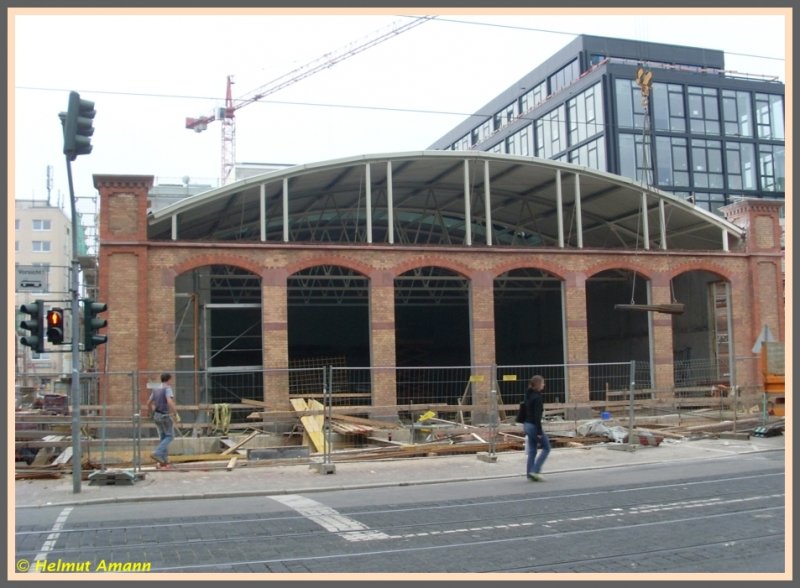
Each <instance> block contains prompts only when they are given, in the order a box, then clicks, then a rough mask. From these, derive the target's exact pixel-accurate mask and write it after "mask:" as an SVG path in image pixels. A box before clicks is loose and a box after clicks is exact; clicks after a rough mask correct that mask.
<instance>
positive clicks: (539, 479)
mask: <svg viewBox="0 0 800 588" xmlns="http://www.w3.org/2000/svg"><path fill="white" fill-rule="evenodd" d="M528 478H529V479H530V481H531V482H544V478H542V475H541V474H531V475H530V476H528Z"/></svg>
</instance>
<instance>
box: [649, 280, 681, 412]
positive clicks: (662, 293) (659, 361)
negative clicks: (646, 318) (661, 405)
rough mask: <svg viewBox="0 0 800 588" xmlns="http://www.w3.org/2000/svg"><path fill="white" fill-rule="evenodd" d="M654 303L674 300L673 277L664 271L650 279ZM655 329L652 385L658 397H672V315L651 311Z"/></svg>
mask: <svg viewBox="0 0 800 588" xmlns="http://www.w3.org/2000/svg"><path fill="white" fill-rule="evenodd" d="M650 289H651V296H652V303H653V304H670V303H671V302H672V287H671V279H670V277H669V276H668V275H666V274H664V273H658V274H656V275H654V276H653V277H652V279H651V280H650ZM650 314H651V324H652V329H653V333H652V336H653V357H652V358H651V361H652V362H653V370H652V371H653V377H654V381H653V382H652V383H651V387H652V389H653V390H654V393H655V396H656V397H662V396H663V397H664V398H672V396H673V387H674V386H675V373H674V370H673V363H674V357H673V342H672V315H671V314H665V313H662V312H651V313H650Z"/></svg>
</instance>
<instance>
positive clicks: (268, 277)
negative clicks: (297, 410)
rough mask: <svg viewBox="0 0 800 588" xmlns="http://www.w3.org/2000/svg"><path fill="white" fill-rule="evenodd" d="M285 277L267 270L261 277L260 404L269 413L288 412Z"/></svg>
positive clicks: (276, 270)
mask: <svg viewBox="0 0 800 588" xmlns="http://www.w3.org/2000/svg"><path fill="white" fill-rule="evenodd" d="M287 277H288V276H287V274H286V269H284V268H268V269H266V270H264V272H263V273H262V275H261V281H262V283H261V320H262V324H263V337H262V338H261V345H262V353H263V357H264V360H263V363H264V370H265V372H264V402H266V403H267V407H268V408H270V409H273V410H291V409H292V405H291V404H290V403H289V373H288V371H287V370H288V368H289V321H288V317H289V311H288V306H287V304H288V302H287Z"/></svg>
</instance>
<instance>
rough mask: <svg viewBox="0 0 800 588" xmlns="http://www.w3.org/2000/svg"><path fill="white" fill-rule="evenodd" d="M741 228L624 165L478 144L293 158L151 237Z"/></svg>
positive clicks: (715, 246) (345, 237)
mask: <svg viewBox="0 0 800 588" xmlns="http://www.w3.org/2000/svg"><path fill="white" fill-rule="evenodd" d="M643 207H644V208H643ZM643 209H646V214H642V211H643ZM467 219H468V220H469V222H467ZM487 227H491V230H487ZM743 236H744V231H743V230H742V229H740V228H739V227H737V226H736V225H734V224H732V223H730V222H729V221H726V220H725V219H723V218H721V217H719V216H716V215H714V214H712V213H710V212H708V211H706V210H703V209H701V208H699V207H696V206H694V205H692V204H690V203H689V202H687V201H685V200H683V199H680V198H678V197H676V196H673V195H672V194H669V193H666V192H662V191H659V190H656V189H654V188H650V187H647V186H644V185H643V184H641V183H638V182H634V181H632V180H629V179H627V178H623V177H621V176H616V175H612V174H608V173H605V172H601V171H597V170H594V169H590V168H586V167H582V166H576V165H572V164H567V163H563V162H558V161H553V160H549V159H538V158H533V157H523V156H516V155H504V154H495V153H487V152H482V151H480V152H478V151H476V152H473V151H416V152H399V153H382V154H372V155H360V156H355V157H350V158H343V159H336V160H331V161H323V162H318V163H310V164H305V165H298V166H295V167H290V168H287V169H282V170H278V171H273V172H268V173H264V174H261V175H258V176H254V177H251V178H247V179H245V180H241V181H238V182H235V183H232V184H229V185H226V186H224V187H221V188H217V189H214V190H210V191H208V192H203V193H201V194H197V195H195V196H190V197H188V198H185V199H183V200H180V201H178V202H176V203H174V204H171V205H169V206H167V207H165V208H162V209H160V210H158V211H155V212H152V213H151V214H150V215H149V217H148V238H149V239H151V240H180V241H238V242H268V243H269V242H273V243H278V242H290V243H309V242H313V243H348V244H357V243H387V244H399V245H431V246H434V245H468V246H471V245H476V246H477V245H483V246H521V247H564V248H604V249H631V250H640V249H669V250H712V251H713V250H727V249H735V248H737V247H738V245H739V244H740V243H741V240H742V238H743Z"/></svg>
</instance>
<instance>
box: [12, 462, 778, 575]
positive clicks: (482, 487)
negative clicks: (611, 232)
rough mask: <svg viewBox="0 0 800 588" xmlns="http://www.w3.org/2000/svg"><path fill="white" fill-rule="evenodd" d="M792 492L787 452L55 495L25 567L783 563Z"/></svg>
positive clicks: (497, 569) (540, 569)
mask: <svg viewBox="0 0 800 588" xmlns="http://www.w3.org/2000/svg"><path fill="white" fill-rule="evenodd" d="M784 492H785V476H784V453H783V452H778V451H775V452H767V453H756V454H746V455H741V456H739V457H738V458H737V459H730V458H720V459H711V460H709V459H706V460H702V461H697V462H686V461H684V462H680V463H663V464H649V465H637V466H631V467H622V468H613V469H601V470H588V471H573V472H563V473H558V474H553V475H551V476H548V477H547V480H546V481H545V482H529V481H527V480H526V479H524V478H523V477H522V476H520V477H519V478H503V479H494V480H475V481H466V482H465V481H461V482H455V483H442V484H431V485H424V486H398V487H385V488H369V489H350V490H336V491H329V492H315V493H310V494H306V495H303V494H286V495H275V496H256V497H239V498H235V499H202V500H181V501H163V502H152V503H150V504H147V503H123V504H84V505H73V506H55V507H42V508H37V509H25V510H18V511H17V513H16V524H17V527H16V534H15V551H16V564H17V569H18V570H21V571H24V570H23V568H24V567H25V566H26V565H27V566H29V567H30V568H31V570H32V571H33V572H34V573H44V574H47V573H61V572H74V571H78V572H91V573H97V572H103V571H111V569H112V568H113V569H114V571H123V572H124V571H146V572H150V573H159V572H161V573H177V574H191V573H203V574H208V573H215V572H216V573H219V572H224V573H245V574H246V573H259V574H276V573H279V574H298V573H301V574H306V573H308V574H333V573H342V574H350V573H374V574H386V573H390V574H395V573H396V574H408V573H468V574H469V573H486V572H493V573H503V574H509V573H530V572H537V573H539V574H548V573H552V574H558V575H559V576H560V577H563V575H564V574H581V575H584V574H600V573H637V574H661V573H667V574H669V573H686V572H692V573H712V574H722V573H726V574H729V573H748V572H760V573H776V574H779V573H783V571H784V557H785V556H784V539H785V528H784V521H785V493H784ZM26 562H27V563H26ZM544 577H545V576H538V577H537V579H540V578H544Z"/></svg>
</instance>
